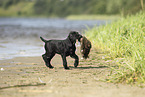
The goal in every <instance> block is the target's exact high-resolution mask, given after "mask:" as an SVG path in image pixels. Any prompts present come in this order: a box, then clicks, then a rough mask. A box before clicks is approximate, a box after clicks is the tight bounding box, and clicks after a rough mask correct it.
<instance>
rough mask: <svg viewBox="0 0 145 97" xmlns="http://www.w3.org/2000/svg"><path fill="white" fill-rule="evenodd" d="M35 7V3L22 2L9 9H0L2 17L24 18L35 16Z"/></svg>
mask: <svg viewBox="0 0 145 97" xmlns="http://www.w3.org/2000/svg"><path fill="white" fill-rule="evenodd" d="M33 5H34V2H20V3H18V4H16V5H12V6H10V7H8V8H7V9H4V8H1V7H0V16H1V17H23V16H33V15H34V11H33Z"/></svg>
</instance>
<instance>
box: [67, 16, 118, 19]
mask: <svg viewBox="0 0 145 97" xmlns="http://www.w3.org/2000/svg"><path fill="white" fill-rule="evenodd" d="M119 18H120V16H119V15H69V16H67V17H66V19H68V20H117V19H119Z"/></svg>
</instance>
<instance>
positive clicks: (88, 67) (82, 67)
mask: <svg viewBox="0 0 145 97" xmlns="http://www.w3.org/2000/svg"><path fill="white" fill-rule="evenodd" d="M70 68H74V67H73V66H70ZM101 68H108V66H97V67H94V66H81V67H77V68H76V69H101Z"/></svg>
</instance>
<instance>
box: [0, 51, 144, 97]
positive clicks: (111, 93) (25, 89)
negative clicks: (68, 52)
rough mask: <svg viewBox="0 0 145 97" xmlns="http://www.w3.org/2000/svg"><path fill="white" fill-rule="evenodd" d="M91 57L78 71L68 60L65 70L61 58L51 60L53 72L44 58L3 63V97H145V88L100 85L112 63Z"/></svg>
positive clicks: (0, 96)
mask: <svg viewBox="0 0 145 97" xmlns="http://www.w3.org/2000/svg"><path fill="white" fill-rule="evenodd" d="M92 53H93V51H92ZM92 53H91V54H90V58H89V59H87V60H81V59H80V64H79V67H78V68H74V67H73V61H74V60H73V59H72V58H70V57H68V58H67V61H68V65H69V66H70V68H71V69H70V70H64V68H63V66H62V59H61V57H60V56H59V55H56V56H55V57H54V58H53V59H52V65H53V66H54V67H55V68H54V69H49V68H47V67H46V66H45V65H44V62H43V60H42V58H41V56H39V57H17V58H13V59H8V60H1V61H0V68H1V70H0V97H68V96H69V97H144V95H145V92H144V91H145V88H141V87H137V86H131V85H125V84H113V83H107V82H103V81H100V79H101V80H104V78H105V77H106V76H107V75H108V74H109V70H110V69H109V68H108V67H107V65H109V64H110V60H103V58H102V57H103V54H94V53H93V54H92ZM77 54H78V55H79V56H80V54H79V53H77ZM108 62H109V63H108ZM112 64H113V63H112Z"/></svg>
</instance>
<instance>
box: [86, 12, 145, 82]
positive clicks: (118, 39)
mask: <svg viewBox="0 0 145 97" xmlns="http://www.w3.org/2000/svg"><path fill="white" fill-rule="evenodd" d="M144 21H145V13H143V12H140V13H138V14H137V15H135V16H128V17H127V18H123V19H121V20H119V21H117V22H113V23H111V24H107V25H105V26H100V27H94V28H93V29H89V30H88V31H87V32H86V36H87V37H88V38H89V39H90V40H91V41H92V43H93V46H94V48H96V49H101V50H102V51H103V52H108V54H107V55H108V56H110V58H111V59H113V60H116V63H117V64H118V66H117V68H116V67H115V68H114V67H111V68H112V71H111V73H110V75H109V76H108V78H107V79H106V80H107V81H109V82H125V83H138V84H141V83H145V22H144ZM102 51H101V52H102Z"/></svg>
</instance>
